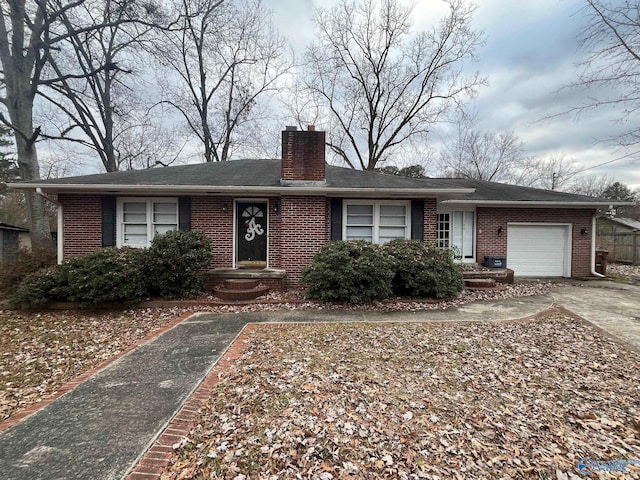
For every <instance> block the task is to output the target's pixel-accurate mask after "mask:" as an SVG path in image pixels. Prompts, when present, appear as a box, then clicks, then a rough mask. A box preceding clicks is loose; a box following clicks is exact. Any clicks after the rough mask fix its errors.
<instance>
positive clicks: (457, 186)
mask: <svg viewBox="0 0 640 480" xmlns="http://www.w3.org/2000/svg"><path fill="white" fill-rule="evenodd" d="M280 168H281V162H280V160H234V161H228V162H216V163H200V164H194V165H181V166H174V167H162V168H152V169H147V170H129V171H121V172H110V173H99V174H94V175H83V176H77V177H67V178H59V179H53V180H43V181H38V182H24V183H22V184H12V186H14V187H17V188H23V189H26V188H35V187H40V188H43V189H44V190H46V191H50V192H53V193H56V192H63V191H65V190H68V191H71V190H74V191H77V189H76V188H73V187H79V186H84V187H86V188H84V190H85V191H94V190H95V191H105V190H106V189H109V191H111V190H113V191H121V190H122V189H124V188H125V187H126V188H128V190H127V191H131V190H132V189H133V188H136V187H140V189H141V190H142V189H143V187H145V188H150V187H158V188H157V189H156V190H161V189H162V188H164V187H166V188H167V189H170V188H171V189H173V191H176V190H177V189H178V188H179V187H184V190H185V191H189V190H196V189H197V190H198V191H201V192H202V191H211V192H216V191H218V189H221V188H226V189H227V191H228V189H233V188H235V187H237V188H238V189H240V188H242V189H243V192H245V193H250V192H251V190H252V189H255V190H256V192H258V191H265V190H267V189H268V190H271V189H273V191H278V192H280V193H286V192H287V191H291V190H292V187H288V186H283V185H282V184H281V183H280V173H281V169H280ZM326 177H327V178H326V183H325V184H323V185H322V186H318V185H316V186H315V187H312V188H310V189H309V190H314V192H313V194H316V195H317V194H323V193H326V195H328V196H330V195H332V191H333V193H334V194H336V195H338V194H344V192H345V191H350V190H353V191H354V194H355V193H358V192H359V191H364V190H370V191H375V192H376V193H377V194H379V195H384V193H385V191H388V192H392V191H393V192H395V193H396V194H397V193H398V192H400V191H402V190H408V191H411V192H412V193H415V192H416V191H419V190H424V191H425V195H430V196H438V198H440V199H441V200H445V201H449V202H455V203H458V202H463V203H465V202H466V203H483V202H489V203H494V202H497V203H505V204H507V203H527V202H532V203H552V204H556V203H558V204H567V205H571V204H584V203H586V204H592V205H594V206H595V205H605V204H610V203H612V204H620V202H613V201H611V200H607V199H601V198H594V197H588V196H584V195H574V194H570V193H563V192H556V191H550V190H542V189H537V188H527V187H520V186H515V185H508V184H503V183H495V182H487V181H481V180H469V179H455V178H426V179H418V178H408V177H401V176H395V175H388V174H383V173H378V172H369V171H361V170H353V169H350V168H342V167H335V166H331V165H327V170H326ZM65 187H66V188H65ZM261 189H262V190H261ZM439 191H441V192H442V195H439V194H438V192H439Z"/></svg>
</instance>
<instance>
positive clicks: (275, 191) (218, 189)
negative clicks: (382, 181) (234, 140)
mask: <svg viewBox="0 0 640 480" xmlns="http://www.w3.org/2000/svg"><path fill="white" fill-rule="evenodd" d="M8 186H9V187H11V188H14V189H18V190H33V189H36V188H40V189H42V191H44V192H47V193H52V194H57V193H111V194H132V193H136V194H145V195H151V194H153V195H167V194H180V193H182V194H192V195H224V194H242V195H247V194H253V195H255V194H261V195H264V194H271V195H310V196H359V197H363V196H364V197H375V196H380V195H394V196H400V197H413V198H415V197H436V196H446V197H455V196H462V195H467V194H469V193H473V192H474V191H475V189H473V188H332V187H326V186H325V187H318V186H273V187H250V186H228V185H225V186H213V185H106V184H105V185H96V184H45V183H12V184H8Z"/></svg>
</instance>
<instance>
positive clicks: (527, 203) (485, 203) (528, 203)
mask: <svg viewBox="0 0 640 480" xmlns="http://www.w3.org/2000/svg"><path fill="white" fill-rule="evenodd" d="M442 203H443V204H446V205H475V206H476V207H554V208H555V207H565V208H568V207H576V208H578V207H579V208H584V207H591V208H598V207H608V206H610V205H614V206H615V205H620V206H622V205H634V203H633V202H622V201H618V200H611V201H607V202H571V201H555V202H549V201H537V200H520V201H513V200H508V201H505V200H444V201H443V202H442Z"/></svg>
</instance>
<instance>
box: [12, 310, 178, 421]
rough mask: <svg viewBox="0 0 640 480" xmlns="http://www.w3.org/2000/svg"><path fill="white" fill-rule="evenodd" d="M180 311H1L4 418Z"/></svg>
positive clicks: (35, 400) (38, 400) (101, 360)
mask: <svg viewBox="0 0 640 480" xmlns="http://www.w3.org/2000/svg"><path fill="white" fill-rule="evenodd" d="M178 314H179V311H178V310H175V309H174V310H169V309H167V310H158V309H137V310H129V311H124V312H109V313H88V312H69V311H65V312H47V313H38V312H17V311H8V310H7V311H0V420H4V419H7V418H9V417H10V416H11V415H13V414H15V413H16V412H17V411H19V410H20V409H22V408H25V407H27V406H29V405H32V404H34V403H38V402H40V401H42V399H44V398H46V397H49V396H51V395H53V394H54V393H55V392H56V391H57V390H58V389H59V388H60V386H61V385H63V384H64V383H66V382H67V381H69V380H70V379H72V378H73V377H75V376H77V375H79V374H81V373H82V372H84V371H85V370H88V369H89V368H91V367H94V366H96V365H99V364H100V363H102V362H103V361H105V360H107V359H109V358H111V357H113V356H115V355H117V354H119V353H120V352H122V351H123V350H125V349H126V348H127V347H128V346H130V345H131V344H133V343H135V342H136V341H137V340H139V339H140V338H143V337H145V336H146V335H148V334H149V333H150V332H152V331H153V330H156V329H158V328H160V327H161V326H162V325H164V324H165V323H167V322H168V321H169V320H171V319H173V318H175V316H177V315H178Z"/></svg>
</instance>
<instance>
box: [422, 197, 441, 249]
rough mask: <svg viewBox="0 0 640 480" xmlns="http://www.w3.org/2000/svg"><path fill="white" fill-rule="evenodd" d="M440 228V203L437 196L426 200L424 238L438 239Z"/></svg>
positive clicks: (429, 239)
mask: <svg viewBox="0 0 640 480" xmlns="http://www.w3.org/2000/svg"><path fill="white" fill-rule="evenodd" d="M437 228H438V205H437V203H436V199H435V198H429V199H427V200H425V201H424V232H423V234H422V239H423V240H424V241H425V242H434V241H435V240H436V234H437V232H436V230H437Z"/></svg>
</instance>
